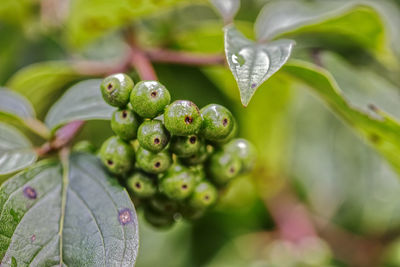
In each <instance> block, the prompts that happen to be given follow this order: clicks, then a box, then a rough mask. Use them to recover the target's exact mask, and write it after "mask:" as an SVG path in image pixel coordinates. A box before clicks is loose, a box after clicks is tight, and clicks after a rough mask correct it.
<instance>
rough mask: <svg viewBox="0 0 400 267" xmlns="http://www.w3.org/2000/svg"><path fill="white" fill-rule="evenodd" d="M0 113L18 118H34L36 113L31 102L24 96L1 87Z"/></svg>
mask: <svg viewBox="0 0 400 267" xmlns="http://www.w3.org/2000/svg"><path fill="white" fill-rule="evenodd" d="M0 111H2V112H5V113H9V114H13V115H15V116H16V117H19V118H23V119H29V118H34V117H35V116H36V115H35V111H34V110H33V107H32V105H31V103H29V101H28V100H27V99H26V98H24V97H23V96H21V95H19V94H17V93H15V92H13V91H10V90H7V89H6V88H1V87H0Z"/></svg>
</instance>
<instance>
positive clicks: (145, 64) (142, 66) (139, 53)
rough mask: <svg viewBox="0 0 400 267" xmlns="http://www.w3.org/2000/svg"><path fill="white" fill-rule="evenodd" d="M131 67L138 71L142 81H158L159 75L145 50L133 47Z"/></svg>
mask: <svg viewBox="0 0 400 267" xmlns="http://www.w3.org/2000/svg"><path fill="white" fill-rule="evenodd" d="M131 65H132V66H133V67H134V68H135V69H136V71H137V72H138V74H139V76H140V79H141V80H144V81H146V80H147V81H155V80H157V75H156V72H155V71H154V68H153V65H152V64H151V61H150V59H149V58H148V57H147V55H146V53H145V52H144V51H143V50H141V49H140V48H138V47H137V46H136V45H134V44H132V45H131Z"/></svg>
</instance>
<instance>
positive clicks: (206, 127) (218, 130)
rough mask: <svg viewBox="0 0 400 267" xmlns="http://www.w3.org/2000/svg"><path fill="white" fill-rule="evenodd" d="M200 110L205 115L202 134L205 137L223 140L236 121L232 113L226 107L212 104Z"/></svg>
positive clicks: (212, 139)
mask: <svg viewBox="0 0 400 267" xmlns="http://www.w3.org/2000/svg"><path fill="white" fill-rule="evenodd" d="M200 112H201V115H202V116H203V123H202V126H201V130H200V134H201V136H203V137H204V138H205V139H207V140H211V141H218V140H223V139H225V138H227V137H228V136H229V134H230V133H231V132H232V130H233V126H234V123H235V121H234V119H233V116H232V113H231V112H230V111H229V110H228V109H226V108H225V107H223V106H221V105H217V104H210V105H207V106H205V107H204V108H202V109H201V110H200Z"/></svg>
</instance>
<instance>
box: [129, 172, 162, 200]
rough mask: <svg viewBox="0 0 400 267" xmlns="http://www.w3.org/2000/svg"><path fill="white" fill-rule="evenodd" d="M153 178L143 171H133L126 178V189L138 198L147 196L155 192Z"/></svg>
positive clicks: (155, 187)
mask: <svg viewBox="0 0 400 267" xmlns="http://www.w3.org/2000/svg"><path fill="white" fill-rule="evenodd" d="M155 178H156V177H152V176H150V175H148V174H146V173H143V172H140V171H138V172H135V173H134V174H133V175H132V176H130V177H129V178H128V180H127V181H126V184H127V186H128V189H129V190H130V191H132V193H133V194H134V195H135V196H137V197H139V198H149V197H152V196H154V195H155V193H156V192H157V186H156V183H155Z"/></svg>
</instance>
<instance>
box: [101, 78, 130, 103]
mask: <svg viewBox="0 0 400 267" xmlns="http://www.w3.org/2000/svg"><path fill="white" fill-rule="evenodd" d="M133 85H134V84H133V81H132V79H131V78H130V77H129V76H128V75H126V74H123V73H118V74H113V75H110V76H108V77H106V78H105V79H104V80H103V82H102V83H101V85H100V89H101V94H102V95H103V99H104V101H105V102H107V103H108V104H109V105H111V106H113V107H118V108H125V107H126V105H127V104H128V103H129V97H130V95H131V91H132V89H133Z"/></svg>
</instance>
